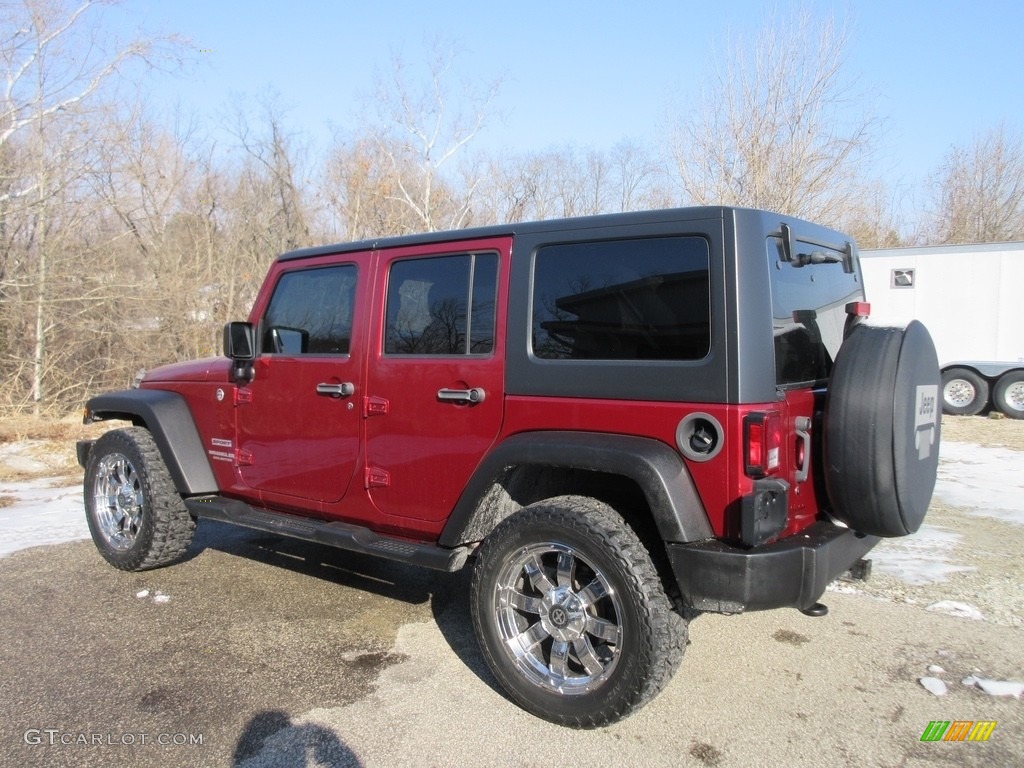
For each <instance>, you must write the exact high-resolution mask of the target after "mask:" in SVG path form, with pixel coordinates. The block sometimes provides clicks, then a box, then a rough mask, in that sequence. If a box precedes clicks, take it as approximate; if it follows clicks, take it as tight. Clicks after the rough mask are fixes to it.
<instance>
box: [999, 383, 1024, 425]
mask: <svg viewBox="0 0 1024 768" xmlns="http://www.w3.org/2000/svg"><path fill="white" fill-rule="evenodd" d="M992 399H993V400H994V401H995V406H996V408H998V409H999V410H1000V411H1002V412H1003V413H1004V414H1006V415H1007V416H1009V417H1010V418H1011V419H1024V371H1010V372H1009V373H1005V374H1003V376H1002V377H1001V378H1000V379H999V382H998V383H997V384H996V389H995V392H994V393H993V395H992Z"/></svg>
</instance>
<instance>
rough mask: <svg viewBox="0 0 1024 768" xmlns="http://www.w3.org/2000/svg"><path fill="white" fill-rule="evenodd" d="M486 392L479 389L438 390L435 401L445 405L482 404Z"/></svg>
mask: <svg viewBox="0 0 1024 768" xmlns="http://www.w3.org/2000/svg"><path fill="white" fill-rule="evenodd" d="M486 394H487V393H486V392H484V391H483V389H482V388H480V387H473V388H472V389H439V390H437V399H438V400H441V401H442V402H445V403H482V402H483V401H484V397H485V396H486Z"/></svg>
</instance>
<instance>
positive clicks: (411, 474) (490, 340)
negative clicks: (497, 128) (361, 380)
mask: <svg viewBox="0 0 1024 768" xmlns="http://www.w3.org/2000/svg"><path fill="white" fill-rule="evenodd" d="M510 246H511V239H510V238H497V239H487V240H478V241H472V242H463V243H458V244H451V243H447V244H431V245H429V246H418V247H410V248H397V249H393V250H387V251H381V252H379V254H378V258H379V262H378V274H379V275H380V276H382V277H383V279H384V284H383V287H382V289H380V290H377V291H376V302H377V303H376V306H375V307H374V312H373V315H374V317H375V318H376V319H378V320H380V321H381V322H379V323H375V333H374V334H373V335H372V340H371V343H372V345H373V347H374V350H373V352H372V353H371V354H370V355H368V370H367V384H366V397H365V399H364V402H363V407H364V413H365V415H366V452H367V466H366V470H365V477H364V482H365V485H366V488H367V491H368V493H369V496H370V499H371V501H372V502H373V504H374V505H375V506H376V507H377V508H378V509H379V510H381V511H382V512H384V513H385V514H386V515H387V516H388V518H389V520H392V521H393V523H394V525H396V526H401V527H402V528H403V529H405V530H409V529H412V530H419V531H421V532H424V533H436V531H437V530H438V528H439V523H440V522H441V521H443V520H444V519H446V518H447V516H448V514H449V513H450V512H451V509H452V507H453V506H454V505H455V502H456V501H457V500H458V498H459V495H460V494H461V493H462V490H463V488H464V487H465V485H466V483H467V482H468V480H469V478H470V476H471V475H472V473H473V470H474V469H475V468H476V466H477V464H478V463H479V462H480V460H481V458H482V457H483V455H484V454H485V453H486V451H487V449H488V448H489V447H490V445H491V444H492V443H493V442H494V439H495V438H496V436H497V434H498V431H499V430H500V429H501V423H502V416H503V400H504V397H503V394H504V344H505V340H504V332H503V323H501V322H500V321H499V318H501V317H503V316H504V303H505V300H504V298H503V297H504V295H505V285H506V284H507V271H508V256H509V248H510ZM417 521H418V522H417Z"/></svg>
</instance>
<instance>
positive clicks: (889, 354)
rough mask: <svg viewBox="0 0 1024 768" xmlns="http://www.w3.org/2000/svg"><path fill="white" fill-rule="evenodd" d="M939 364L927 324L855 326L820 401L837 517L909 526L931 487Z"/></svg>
mask: <svg viewBox="0 0 1024 768" xmlns="http://www.w3.org/2000/svg"><path fill="white" fill-rule="evenodd" d="M938 391H939V363H938V358H937V356H936V354H935V345H934V344H933V343H932V338H931V336H930V335H929V333H928V330H927V329H926V328H925V327H924V326H923V325H921V323H919V322H917V321H913V322H911V323H910V324H909V325H907V326H906V328H898V327H879V326H871V325H864V324H862V325H858V326H857V327H855V328H854V329H853V331H852V332H851V333H850V336H849V338H848V339H846V341H845V342H843V346H842V347H841V348H840V350H839V354H838V356H837V359H836V364H835V369H834V370H833V372H832V381H831V384H830V386H829V392H828V400H827V403H826V405H825V444H824V458H825V486H826V488H827V490H828V495H829V499H830V501H831V502H832V506H833V509H834V512H835V514H836V516H837V517H838V518H839V519H841V520H842V521H843V522H845V523H846V524H847V525H849V526H850V527H851V528H853V529H854V530H857V531H860V532H862V533H867V534H871V535H874V536H904V535H906V534H909V533H914V532H915V531H916V530H917V529H918V528H919V527H920V526H921V522H922V521H923V520H924V515H925V512H926V511H927V509H928V504H929V502H930V501H931V497H932V490H933V489H934V488H935V474H936V470H937V469H938V463H939V433H940V429H941V421H940V418H939V409H938V407H937V404H936V399H937V395H938Z"/></svg>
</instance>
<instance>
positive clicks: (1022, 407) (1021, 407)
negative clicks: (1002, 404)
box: [1004, 381, 1024, 411]
mask: <svg viewBox="0 0 1024 768" xmlns="http://www.w3.org/2000/svg"><path fill="white" fill-rule="evenodd" d="M1004 399H1005V400H1006V404H1007V405H1008V406H1009V407H1010V408H1012V409H1013V410H1015V411H1024V381H1018V382H1015V383H1013V384H1011V385H1010V386H1009V387H1007V388H1006V394H1005V397H1004Z"/></svg>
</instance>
